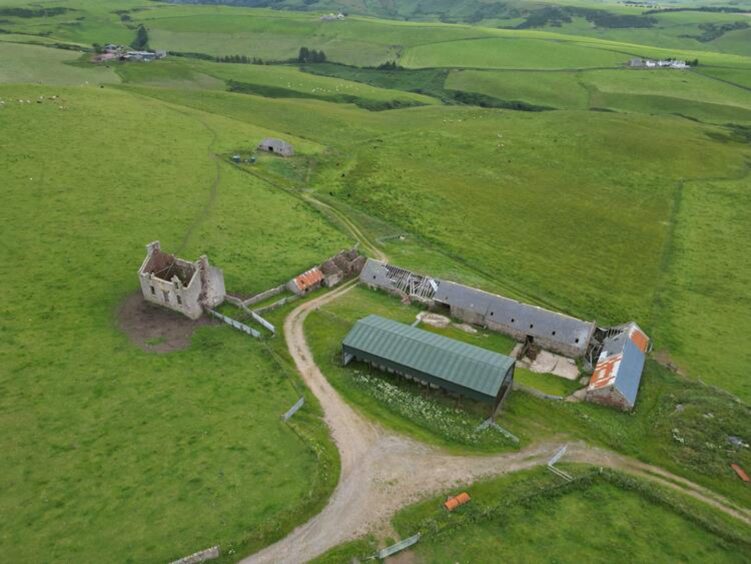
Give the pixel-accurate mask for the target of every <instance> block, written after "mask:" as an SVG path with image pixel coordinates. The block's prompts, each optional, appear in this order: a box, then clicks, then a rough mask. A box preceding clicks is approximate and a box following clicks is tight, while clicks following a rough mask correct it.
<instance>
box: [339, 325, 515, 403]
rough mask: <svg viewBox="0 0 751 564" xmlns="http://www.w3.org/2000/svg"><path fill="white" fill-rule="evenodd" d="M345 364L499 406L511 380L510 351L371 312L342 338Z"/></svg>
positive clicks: (511, 362)
mask: <svg viewBox="0 0 751 564" xmlns="http://www.w3.org/2000/svg"><path fill="white" fill-rule="evenodd" d="M342 353H343V360H344V364H345V365H346V364H348V363H349V362H351V361H352V360H359V361H361V362H367V363H369V364H372V365H374V366H376V367H378V368H381V369H383V370H386V371H389V372H395V373H397V374H400V375H402V376H405V377H407V378H409V379H414V380H417V381H419V382H422V383H424V384H428V385H430V386H432V387H438V388H442V389H444V390H446V391H449V392H452V393H455V394H458V395H461V396H465V397H469V398H472V399H475V400H479V401H482V402H486V403H490V404H492V405H493V406H494V411H497V409H498V408H499V407H500V405H501V403H502V401H503V399H504V398H505V397H506V395H507V394H508V392H509V391H510V389H511V386H512V384H513V380H514V360H513V359H512V358H511V357H508V356H505V355H502V354H499V353H496V352H493V351H489V350H486V349H483V348H480V347H476V346H474V345H470V344H467V343H463V342H461V341H456V340H454V339H449V338H448V337H444V336H442V335H436V334H435V333H430V332H428V331H423V330H422V329H417V328H415V327H411V326H409V325H405V324H403V323H398V322H396V321H393V320H390V319H386V318H384V317H380V316H378V315H369V316H368V317H365V318H364V319H361V320H359V321H358V322H357V323H356V324H355V326H354V327H353V328H352V330H351V331H350V332H349V334H348V335H347V336H346V337H345V339H344V342H343V343H342Z"/></svg>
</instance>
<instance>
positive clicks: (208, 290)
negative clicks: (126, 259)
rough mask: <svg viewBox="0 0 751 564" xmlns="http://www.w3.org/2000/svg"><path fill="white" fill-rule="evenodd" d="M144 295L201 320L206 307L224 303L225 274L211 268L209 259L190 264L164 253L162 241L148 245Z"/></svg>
mask: <svg viewBox="0 0 751 564" xmlns="http://www.w3.org/2000/svg"><path fill="white" fill-rule="evenodd" d="M138 278H139V281H140V283H141V293H142V294H143V298H144V299H145V300H146V301H147V302H151V303H154V304H157V305H160V306H164V307H166V308H169V309H172V310H174V311H177V312H180V313H182V314H183V315H185V316H187V317H190V318H191V319H198V318H199V317H201V315H202V314H203V309H204V307H208V308H213V307H216V306H218V305H219V304H221V303H222V302H223V301H224V296H225V288H224V273H223V272H222V271H221V269H219V268H216V267H215V266H210V265H209V260H208V258H206V256H202V257H200V258H199V259H198V260H197V261H195V262H189V261H187V260H183V259H180V258H177V257H175V256H174V255H171V254H169V253H165V252H163V251H162V250H161V247H160V245H159V241H154V242H152V243H149V244H148V245H146V258H145V259H144V261H143V264H141V268H140V269H139V271H138Z"/></svg>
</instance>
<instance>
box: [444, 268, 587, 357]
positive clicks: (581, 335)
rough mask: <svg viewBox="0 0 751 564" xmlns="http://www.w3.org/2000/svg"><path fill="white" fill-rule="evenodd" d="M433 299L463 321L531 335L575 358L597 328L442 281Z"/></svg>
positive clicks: (522, 336)
mask: <svg viewBox="0 0 751 564" xmlns="http://www.w3.org/2000/svg"><path fill="white" fill-rule="evenodd" d="M434 300H435V301H436V302H439V303H443V304H446V305H448V306H449V307H450V309H451V315H452V316H453V317H456V318H458V319H461V320H462V321H465V322H467V323H473V324H475V325H484V326H486V327H488V328H489V329H492V330H494V331H499V332H501V333H506V334H507V335H511V336H512V337H514V338H515V339H517V340H519V341H524V340H525V339H526V338H527V337H528V336H529V337H533V338H534V342H535V343H536V344H538V345H540V346H542V347H543V348H545V349H548V350H551V351H554V352H558V353H561V354H564V355H567V356H571V357H574V358H577V357H580V356H582V355H583V354H584V353H585V352H586V350H587V346H588V345H589V342H590V340H591V338H592V334H593V333H594V331H595V327H596V326H595V323H594V322H593V321H582V320H580V319H576V318H574V317H570V316H568V315H564V314H562V313H557V312H554V311H549V310H547V309H543V308H541V307H537V306H533V305H529V304H523V303H521V302H517V301H516V300H512V299H510V298H504V297H502V296H497V295H495V294H490V293H488V292H483V291H482V290H477V289H475V288H470V287H468V286H464V285H462V284H457V283H455V282H447V281H445V280H441V281H440V282H439V283H438V289H437V290H436V292H435V296H434Z"/></svg>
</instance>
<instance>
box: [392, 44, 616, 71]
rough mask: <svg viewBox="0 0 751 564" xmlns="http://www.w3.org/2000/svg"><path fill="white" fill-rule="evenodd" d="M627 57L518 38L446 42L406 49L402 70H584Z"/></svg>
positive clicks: (610, 65) (595, 49) (614, 62)
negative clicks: (473, 68)
mask: <svg viewBox="0 0 751 564" xmlns="http://www.w3.org/2000/svg"><path fill="white" fill-rule="evenodd" d="M626 58H627V55H624V54H622V53H615V52H612V51H606V50H602V49H597V48H595V47H586V46H582V45H576V44H574V43H572V42H556V41H545V40H537V39H521V38H492V39H477V40H465V41H461V40H458V41H447V42H442V43H434V44H432V45H422V46H417V47H412V48H409V49H407V51H406V52H405V53H404V55H403V56H402V57H401V62H402V64H403V65H404V66H406V67H488V68H493V67H497V68H538V69H546V68H550V69H554V68H587V67H613V66H617V65H620V64H623V62H624V61H625V60H626Z"/></svg>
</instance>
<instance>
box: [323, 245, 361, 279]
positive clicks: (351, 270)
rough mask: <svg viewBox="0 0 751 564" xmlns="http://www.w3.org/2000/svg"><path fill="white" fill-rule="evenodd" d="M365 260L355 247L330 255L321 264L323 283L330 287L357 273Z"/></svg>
mask: <svg viewBox="0 0 751 564" xmlns="http://www.w3.org/2000/svg"><path fill="white" fill-rule="evenodd" d="M366 260H367V259H366V258H365V257H364V256H363V255H361V254H360V253H358V252H357V250H356V249H350V250H349V251H342V252H341V253H339V254H338V255H335V256H333V257H331V258H330V259H329V260H327V261H326V262H324V263H323V264H322V265H321V272H323V283H324V285H325V286H327V287H328V288H332V287H334V286H336V285H337V284H339V283H340V282H342V281H343V280H347V279H348V278H353V277H355V276H357V275H359V274H360V271H361V270H362V267H363V266H365V261H366Z"/></svg>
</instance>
